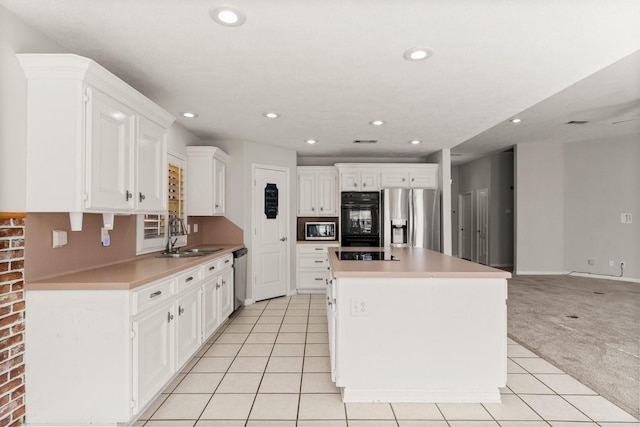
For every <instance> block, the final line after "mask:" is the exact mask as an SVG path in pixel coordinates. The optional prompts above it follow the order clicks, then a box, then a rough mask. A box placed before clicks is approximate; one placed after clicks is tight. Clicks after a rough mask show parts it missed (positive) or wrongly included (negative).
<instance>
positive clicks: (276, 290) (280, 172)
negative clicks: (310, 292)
mask: <svg viewBox="0 0 640 427" xmlns="http://www.w3.org/2000/svg"><path fill="white" fill-rule="evenodd" d="M253 176H254V181H253V183H254V187H253V201H254V202H253V218H254V220H253V223H254V233H253V272H254V282H253V298H254V300H255V301H260V300H264V299H269V298H275V297H279V296H283V295H286V294H287V289H289V228H290V227H289V169H287V168H278V167H271V166H257V165H254V167H253Z"/></svg>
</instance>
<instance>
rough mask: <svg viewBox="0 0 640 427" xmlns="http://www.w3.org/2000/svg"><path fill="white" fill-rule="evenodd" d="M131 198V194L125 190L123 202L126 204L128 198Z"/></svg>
mask: <svg viewBox="0 0 640 427" xmlns="http://www.w3.org/2000/svg"><path fill="white" fill-rule="evenodd" d="M132 197H133V194H131V193H130V192H129V190H127V192H126V193H125V199H124V200H125V202H128V201H129V199H130V198H132Z"/></svg>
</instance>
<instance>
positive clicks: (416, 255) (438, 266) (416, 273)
mask: <svg viewBox="0 0 640 427" xmlns="http://www.w3.org/2000/svg"><path fill="white" fill-rule="evenodd" d="M337 250H340V251H346V252H366V251H385V252H387V253H389V254H391V255H393V256H394V257H395V258H397V260H396V261H340V260H339V259H338V257H337V256H336V251H337ZM329 262H330V264H331V271H332V273H333V276H334V277H337V278H340V277H402V278H412V277H423V278H504V279H508V278H510V277H511V273H509V272H507V271H503V270H498V269H496V268H492V267H487V266H486V265H481V264H477V263H475V262H471V261H465V260H463V259H460V258H455V257H452V256H449V255H444V254H441V253H439V252H434V251H430V250H428V249H424V248H388V247H385V248H357V247H341V248H336V249H333V248H329Z"/></svg>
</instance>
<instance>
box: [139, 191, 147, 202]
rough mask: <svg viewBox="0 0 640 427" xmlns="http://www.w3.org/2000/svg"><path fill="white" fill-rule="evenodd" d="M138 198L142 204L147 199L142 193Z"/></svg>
mask: <svg viewBox="0 0 640 427" xmlns="http://www.w3.org/2000/svg"><path fill="white" fill-rule="evenodd" d="M138 197H139V198H140V202H142V201H143V200H144V199H146V197H145V195H144V194H142V193H140V194H139V195H138Z"/></svg>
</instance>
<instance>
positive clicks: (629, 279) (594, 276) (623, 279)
mask: <svg viewBox="0 0 640 427" xmlns="http://www.w3.org/2000/svg"><path fill="white" fill-rule="evenodd" d="M569 276H578V277H587V278H591V279H606V280H617V281H618V282H631V283H640V279H634V278H633V277H616V276H607V275H604V274H595V273H569Z"/></svg>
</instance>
